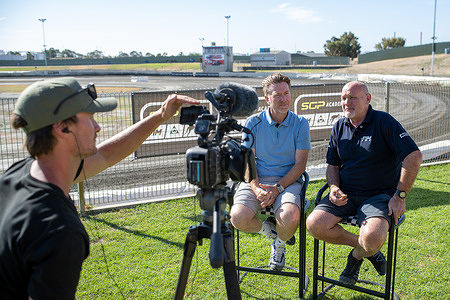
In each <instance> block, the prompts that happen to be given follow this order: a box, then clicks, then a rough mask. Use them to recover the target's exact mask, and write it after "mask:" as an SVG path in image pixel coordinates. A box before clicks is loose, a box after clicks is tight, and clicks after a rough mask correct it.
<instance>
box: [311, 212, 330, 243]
mask: <svg viewBox="0 0 450 300" xmlns="http://www.w3.org/2000/svg"><path fill="white" fill-rule="evenodd" d="M321 215H322V214H321V212H320V211H313V212H312V213H311V214H310V215H309V216H308V218H307V219H306V230H308V232H309V234H310V235H312V236H313V237H315V238H317V239H320V238H321V237H322V235H323V234H324V232H325V231H326V230H327V226H326V225H325V223H324V222H323V218H322V216H321Z"/></svg>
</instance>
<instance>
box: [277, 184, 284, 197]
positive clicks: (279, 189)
mask: <svg viewBox="0 0 450 300" xmlns="http://www.w3.org/2000/svg"><path fill="white" fill-rule="evenodd" d="M277 190H278V193H280V194H281V193H282V192H284V187H283V186H282V185H281V184H279V183H277Z"/></svg>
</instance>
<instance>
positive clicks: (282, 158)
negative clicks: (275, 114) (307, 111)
mask: <svg viewBox="0 0 450 300" xmlns="http://www.w3.org/2000/svg"><path fill="white" fill-rule="evenodd" d="M276 125H277V123H276V122H274V121H273V120H272V118H271V117H270V114H269V111H268V110H265V111H263V112H260V113H257V114H254V115H252V116H250V117H249V118H248V119H247V121H246V122H245V127H247V128H248V129H250V130H251V132H252V134H253V137H254V138H253V137H252V135H251V134H248V135H247V134H245V133H244V134H243V138H244V139H246V138H248V141H243V143H242V144H243V145H244V146H246V147H248V148H251V149H255V150H256V151H255V152H256V153H255V154H256V155H255V158H256V167H257V171H258V176H259V177H265V176H281V177H283V176H285V175H286V174H287V173H288V172H289V170H291V168H292V167H293V166H294V164H295V150H297V149H299V150H310V149H311V138H310V135H309V123H308V121H307V120H306V119H305V118H304V117H302V116H299V115H296V114H295V113H293V112H291V111H289V112H288V115H287V117H286V119H284V121H283V122H282V123H281V124H279V125H278V126H276Z"/></svg>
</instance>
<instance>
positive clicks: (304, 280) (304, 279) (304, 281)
mask: <svg viewBox="0 0 450 300" xmlns="http://www.w3.org/2000/svg"><path fill="white" fill-rule="evenodd" d="M300 178H301V179H302V180H303V186H302V189H301V191H300V203H301V204H302V205H300V224H299V233H298V241H297V242H298V247H299V267H298V269H297V268H293V267H290V266H284V268H283V270H285V269H289V270H291V271H274V270H270V269H269V265H263V266H258V267H245V266H241V261H240V256H241V253H240V244H239V230H237V229H235V230H236V234H235V237H236V243H235V245H236V251H235V253H236V269H237V270H238V275H239V271H244V273H243V274H242V275H241V276H240V277H239V283H242V281H243V279H244V277H245V276H246V275H247V274H248V272H255V273H264V274H271V275H280V276H289V277H297V278H298V285H299V290H298V294H299V298H303V296H304V294H305V292H306V290H307V288H308V283H309V278H308V276H306V274H305V264H306V223H305V222H306V210H307V209H308V207H309V200H308V199H306V188H307V187H308V183H309V176H308V173H306V171H305V172H304V173H303V174H302V175H301V177H300ZM261 214H262V215H268V216H274V215H275V212H274V210H273V207H272V206H270V207H267V208H266V209H265V210H262V211H261Z"/></svg>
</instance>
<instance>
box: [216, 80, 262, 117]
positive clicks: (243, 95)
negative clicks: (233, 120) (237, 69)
mask: <svg viewBox="0 0 450 300" xmlns="http://www.w3.org/2000/svg"><path fill="white" fill-rule="evenodd" d="M217 94H218V95H220V96H221V97H229V98H231V99H230V100H231V101H232V106H231V109H230V111H229V113H230V114H231V115H233V116H238V117H247V116H249V115H251V114H252V113H253V112H254V111H255V110H256V109H257V108H258V100H259V99H258V94H257V93H256V91H255V90H254V89H253V88H251V87H249V86H246V85H243V84H239V83H235V82H224V83H222V84H220V85H219V86H218V87H217V88H216V91H215V95H217ZM216 99H217V98H216ZM217 100H218V101H221V100H220V99H217Z"/></svg>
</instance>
